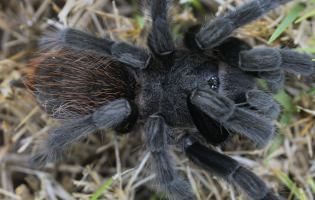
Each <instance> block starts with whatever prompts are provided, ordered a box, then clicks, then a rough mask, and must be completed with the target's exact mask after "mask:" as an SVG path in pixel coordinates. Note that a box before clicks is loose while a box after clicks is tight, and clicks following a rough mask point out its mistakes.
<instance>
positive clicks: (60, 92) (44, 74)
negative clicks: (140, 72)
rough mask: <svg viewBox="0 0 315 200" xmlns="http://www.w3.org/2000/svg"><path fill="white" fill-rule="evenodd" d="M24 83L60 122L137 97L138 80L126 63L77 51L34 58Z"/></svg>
mask: <svg viewBox="0 0 315 200" xmlns="http://www.w3.org/2000/svg"><path fill="white" fill-rule="evenodd" d="M25 84H26V85H27V87H28V88H29V90H31V91H32V93H33V94H34V96H35V97H36V99H37V101H38V103H39V105H40V107H41V108H42V109H44V111H46V112H47V113H48V114H49V115H50V116H52V117H54V118H58V119H67V118H75V117H78V116H82V115H85V114H89V113H91V112H93V110H95V109H96V108H98V107H100V106H102V105H104V104H106V103H108V102H109V101H112V100H115V99H118V98H127V99H134V98H135V95H136V94H135V91H136V81H135V79H134V77H133V76H132V75H131V74H130V72H129V71H128V70H127V68H126V66H125V65H124V64H122V63H120V62H118V61H116V60H114V59H112V58H111V57H110V56H107V55H100V54H97V53H95V52H92V51H82V50H75V49H62V50H58V51H53V52H49V53H43V54H40V55H39V56H38V57H36V58H34V59H32V60H31V61H30V62H29V65H28V72H27V76H26V81H25Z"/></svg>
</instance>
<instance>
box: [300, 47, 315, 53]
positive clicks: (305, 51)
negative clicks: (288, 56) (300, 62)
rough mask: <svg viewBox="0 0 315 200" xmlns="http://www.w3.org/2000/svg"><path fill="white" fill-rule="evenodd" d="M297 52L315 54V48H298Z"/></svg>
mask: <svg viewBox="0 0 315 200" xmlns="http://www.w3.org/2000/svg"><path fill="white" fill-rule="evenodd" d="M295 50H297V51H298V52H301V53H310V54H315V48H311V47H310V48H296V49H295Z"/></svg>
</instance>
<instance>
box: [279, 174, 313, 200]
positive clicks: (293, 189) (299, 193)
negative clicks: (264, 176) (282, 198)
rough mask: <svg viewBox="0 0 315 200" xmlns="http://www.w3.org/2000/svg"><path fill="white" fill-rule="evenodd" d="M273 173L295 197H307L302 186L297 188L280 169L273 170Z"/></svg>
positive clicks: (304, 198)
mask: <svg viewBox="0 0 315 200" xmlns="http://www.w3.org/2000/svg"><path fill="white" fill-rule="evenodd" d="M275 173H276V176H277V177H278V179H279V180H280V181H281V182H282V183H283V184H285V185H286V186H287V187H288V188H289V189H290V190H291V192H292V194H294V196H295V197H296V198H297V199H300V200H306V199H307V198H306V195H305V192H304V190H303V189H302V188H298V187H297V186H296V184H295V183H294V182H293V181H292V180H291V179H290V177H289V176H288V175H287V174H285V173H283V172H281V171H275Z"/></svg>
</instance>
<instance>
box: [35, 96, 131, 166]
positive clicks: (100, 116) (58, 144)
mask: <svg viewBox="0 0 315 200" xmlns="http://www.w3.org/2000/svg"><path fill="white" fill-rule="evenodd" d="M136 119H137V109H136V107H135V105H134V104H133V103H131V102H129V101H127V100H125V99H118V100H115V101H112V102H110V103H108V104H106V105H104V106H102V107H100V108H98V109H97V110H95V111H94V113H92V114H90V115H86V116H83V117H82V118H79V119H75V120H73V121H71V122H69V123H67V124H65V125H63V126H61V127H59V128H57V129H55V130H54V131H53V132H52V133H50V134H49V137H48V141H47V143H46V145H45V146H44V148H45V149H44V151H42V152H41V153H39V154H37V155H35V156H34V157H33V159H32V160H31V165H32V166H37V165H43V164H45V163H46V162H48V161H55V160H58V159H60V158H62V155H63V152H64V151H65V150H67V149H68V148H69V146H70V145H71V144H73V143H74V142H75V141H77V140H80V139H82V138H84V137H86V136H87V135H88V134H91V133H93V132H95V131H97V130H100V129H103V130H108V129H115V130H117V131H123V132H126V131H129V130H130V129H131V127H132V126H133V125H134V123H135V121H136Z"/></svg>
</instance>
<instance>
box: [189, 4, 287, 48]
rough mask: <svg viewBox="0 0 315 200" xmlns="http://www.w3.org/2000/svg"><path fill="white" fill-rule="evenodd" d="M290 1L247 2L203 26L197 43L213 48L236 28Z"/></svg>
mask: <svg viewBox="0 0 315 200" xmlns="http://www.w3.org/2000/svg"><path fill="white" fill-rule="evenodd" d="M290 1H292V0H252V1H250V2H248V3H245V4H244V5H242V6H240V7H238V8H236V9H235V10H233V11H230V12H228V13H227V14H226V15H224V16H219V17H216V18H215V19H214V20H212V21H210V22H209V23H206V24H205V25H204V26H202V27H201V29H200V30H199V32H198V33H197V34H196V36H195V42H196V45H197V46H198V47H199V48H200V49H201V50H211V49H212V48H214V47H216V46H218V45H220V44H221V43H222V42H224V41H225V40H226V39H227V38H228V37H229V36H230V35H231V34H232V32H233V31H234V30H235V29H237V28H239V27H241V26H244V25H246V24H248V23H250V22H252V21H254V20H256V19H258V18H260V17H262V16H263V15H265V14H266V13H267V12H269V11H271V10H273V9H275V8H277V7H279V6H280V5H282V4H285V3H288V2H290Z"/></svg>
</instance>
